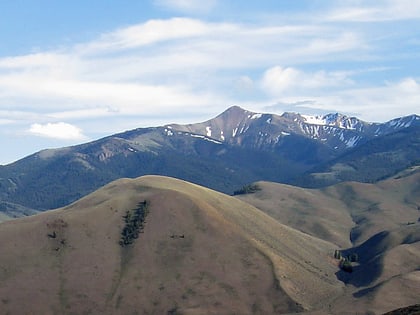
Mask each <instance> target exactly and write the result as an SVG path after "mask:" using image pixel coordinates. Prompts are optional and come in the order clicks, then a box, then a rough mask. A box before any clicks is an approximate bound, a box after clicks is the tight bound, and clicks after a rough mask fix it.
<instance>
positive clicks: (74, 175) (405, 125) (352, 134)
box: [0, 106, 420, 215]
mask: <svg viewBox="0 0 420 315" xmlns="http://www.w3.org/2000/svg"><path fill="white" fill-rule="evenodd" d="M419 135H420V117H419V116H417V115H411V116H406V117H401V118H397V119H393V120H391V121H389V122H386V123H368V122H364V121H361V120H359V119H357V118H355V117H348V116H345V115H341V114H328V115H325V116H307V115H300V114H295V113H284V114H283V115H281V116H280V115H275V114H267V113H264V114H263V113H254V112H251V111H247V110H244V109H242V108H240V107H237V106H234V107H231V108H229V109H227V110H226V111H225V112H223V113H221V114H220V115H218V116H217V117H215V118H213V119H210V120H208V121H205V122H202V123H196V124H189V125H179V124H168V125H164V126H160V127H152V128H139V129H135V130H130V131H126V132H123V133H119V134H116V135H112V136H109V137H106V138H103V139H99V140H96V141H93V142H90V143H86V144H82V145H78V146H72V147H66V148H61V149H49V150H43V151H40V152H38V153H35V154H33V155H30V156H28V157H26V158H23V159H21V160H19V161H17V162H15V163H12V164H9V165H5V166H0V202H1V205H2V208H1V209H2V210H1V211H3V213H5V214H6V215H7V213H8V211H12V210H13V211H16V209H19V208H21V209H25V211H31V210H46V209H52V208H57V207H60V206H64V205H67V204H68V203H70V202H73V201H75V200H77V199H79V198H80V197H82V196H84V195H86V194H88V193H90V192H92V191H94V190H96V189H97V188H99V187H101V186H103V185H105V184H107V183H108V182H110V181H112V180H115V179H118V178H122V177H130V178H134V177H138V176H142V175H147V174H156V175H166V176H172V177H176V178H180V179H184V180H187V181H190V182H193V183H197V184H201V185H204V186H207V187H209V188H212V189H215V190H218V191H221V192H225V193H229V194H231V193H233V191H235V190H236V189H238V188H240V187H241V186H243V185H245V184H247V183H251V182H254V181H258V180H267V181H274V182H280V183H292V184H298V185H300V186H305V187H320V186H325V185H329V184H333V183H337V182H340V181H344V180H357V181H363V182H374V181H377V180H378V179H382V178H386V177H389V176H391V175H394V174H396V173H397V172H399V171H401V170H403V169H406V168H407V167H414V166H416V165H419V161H420V147H419V145H420V144H419V143H420V140H419V139H420V137H419Z"/></svg>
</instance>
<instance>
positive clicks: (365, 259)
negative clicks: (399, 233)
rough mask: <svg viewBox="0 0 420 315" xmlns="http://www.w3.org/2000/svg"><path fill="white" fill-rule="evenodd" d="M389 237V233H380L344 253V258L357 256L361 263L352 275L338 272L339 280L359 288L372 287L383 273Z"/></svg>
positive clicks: (354, 268)
mask: <svg viewBox="0 0 420 315" xmlns="http://www.w3.org/2000/svg"><path fill="white" fill-rule="evenodd" d="M388 235H389V232H380V233H378V234H375V235H374V236H372V237H371V238H370V239H368V240H367V241H366V242H364V243H363V244H361V245H359V246H357V247H352V248H349V249H346V250H344V251H342V255H343V256H344V257H346V256H349V255H352V254H354V253H355V254H357V256H358V259H359V261H358V263H357V264H353V271H352V272H351V273H349V272H345V271H343V270H339V271H338V272H336V276H337V279H338V280H340V281H342V282H344V283H346V284H352V285H354V286H355V287H358V288H359V287H366V286H370V285H371V284H372V283H373V282H375V281H376V279H378V278H379V277H380V275H381V274H382V271H383V261H382V260H383V258H382V254H383V252H384V251H385V250H386V249H387V244H386V243H387V242H386V241H387V238H388Z"/></svg>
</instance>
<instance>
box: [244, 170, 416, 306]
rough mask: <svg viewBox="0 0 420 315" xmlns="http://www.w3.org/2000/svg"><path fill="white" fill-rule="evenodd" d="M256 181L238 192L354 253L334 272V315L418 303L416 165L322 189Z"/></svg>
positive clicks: (279, 217)
mask: <svg viewBox="0 0 420 315" xmlns="http://www.w3.org/2000/svg"><path fill="white" fill-rule="evenodd" d="M255 185H257V186H258V187H259V190H256V191H255V192H254V193H251V194H245V195H238V196H237V198H238V199H240V200H243V201H245V202H247V203H250V204H252V205H254V206H255V207H257V208H259V209H261V210H262V211H264V212H265V213H267V214H268V215H270V216H271V217H273V218H275V219H276V220H278V221H279V222H281V223H283V224H287V225H289V226H291V227H293V228H295V229H298V230H300V231H302V232H305V233H308V234H310V235H312V236H315V237H318V238H322V239H324V240H328V241H329V242H332V243H334V244H336V245H337V249H339V250H340V251H341V254H342V256H344V257H346V256H351V255H352V254H356V255H357V257H358V259H357V260H358V261H357V263H355V264H353V268H352V269H353V270H352V273H348V272H344V271H338V272H337V278H338V279H340V280H341V281H343V283H345V284H346V288H345V291H346V293H345V294H344V295H342V296H341V297H339V298H337V300H335V302H334V303H332V305H331V310H332V313H333V314H338V313H340V314H354V313H356V312H363V311H367V310H370V311H374V312H376V313H379V314H380V313H384V312H388V311H391V310H392V309H394V308H396V306H401V307H402V306H408V305H411V304H415V303H417V302H418V296H419V294H420V272H419V270H420V211H419V210H420V171H419V170H418V168H414V169H410V170H406V171H405V172H403V173H401V174H399V175H397V176H395V177H394V178H391V179H387V180H384V181H381V182H378V183H377V184H363V183H356V182H346V183H340V184H337V185H334V186H330V187H327V188H322V189H304V188H299V187H293V186H288V185H284V184H277V183H269V182H257V183H255ZM349 305H351V306H349ZM350 309H351V311H350Z"/></svg>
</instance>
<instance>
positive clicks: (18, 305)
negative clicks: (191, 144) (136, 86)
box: [0, 176, 342, 314]
mask: <svg viewBox="0 0 420 315" xmlns="http://www.w3.org/2000/svg"><path fill="white" fill-rule="evenodd" d="M144 199H147V200H149V201H150V214H149V216H148V217H147V218H146V227H145V229H144V233H143V234H141V235H140V237H139V239H138V240H137V241H136V242H135V243H134V244H133V245H132V246H129V247H127V248H122V247H120V246H119V245H118V241H119V238H120V233H121V230H122V228H123V225H124V222H123V219H122V216H123V215H124V213H125V211H126V210H129V209H133V208H134V207H135V206H136V204H137V203H138V202H139V201H143V200H144ZM180 235H184V237H183V238H181V237H176V236H180ZM171 236H175V237H171ZM0 247H1V249H2V255H1V257H0V296H1V301H0V306H1V307H0V309H1V310H2V311H1V312H2V313H4V314H8V313H9V314H166V313H168V312H169V313H170V312H172V313H173V314H275V313H278V314H282V313H287V312H295V311H299V310H302V307H305V308H311V307H313V306H314V305H316V304H317V302H319V299H320V298H321V299H329V298H331V297H334V296H336V295H338V294H339V293H340V292H341V288H342V285H341V284H340V282H339V281H337V280H336V279H335V277H334V271H335V269H334V266H333V264H331V263H330V262H329V258H328V256H329V253H330V251H331V249H332V248H333V246H332V245H330V244H329V243H327V242H323V241H320V240H317V239H314V238H312V237H310V236H308V235H305V234H303V233H301V232H297V231H295V230H293V229H291V228H288V227H286V226H283V225H282V224H280V223H279V222H277V221H276V220H274V219H272V218H271V217H269V216H267V215H265V214H264V213H262V212H261V211H259V210H257V209H256V208H254V207H252V206H250V205H248V204H246V203H243V202H241V201H239V200H237V199H236V198H233V197H229V196H226V195H223V194H220V193H216V192H214V191H211V190H208V189H205V188H202V187H199V186H196V185H192V184H189V183H186V182H182V181H179V180H175V179H170V178H164V177H156V176H148V177H143V178H140V179H136V180H128V179H124V180H119V181H116V182H113V183H111V184H109V185H107V186H105V187H104V188H103V189H100V190H98V191H97V192H95V193H93V194H91V195H89V196H87V197H85V198H83V199H81V200H80V201H78V202H76V203H74V204H72V205H70V206H68V207H65V208H62V209H58V210H54V211H49V212H45V213H42V214H40V215H36V216H32V217H27V218H23V219H18V220H14V221H9V222H4V223H2V224H1V225H0Z"/></svg>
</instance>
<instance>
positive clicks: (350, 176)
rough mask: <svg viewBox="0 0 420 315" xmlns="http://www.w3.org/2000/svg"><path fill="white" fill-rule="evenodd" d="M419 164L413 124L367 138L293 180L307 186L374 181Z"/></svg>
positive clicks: (419, 137)
mask: <svg viewBox="0 0 420 315" xmlns="http://www.w3.org/2000/svg"><path fill="white" fill-rule="evenodd" d="M418 165H420V127H419V126H414V127H409V128H406V129H403V130H400V131H398V132H395V133H391V134H387V135H386V136H382V137H378V138H374V139H372V140H369V141H367V142H366V143H364V144H361V145H360V146H357V147H356V148H353V149H351V150H349V151H348V152H345V153H344V154H342V155H340V156H339V157H338V158H336V159H333V160H332V161H330V162H328V163H326V164H324V165H319V166H317V167H315V168H314V169H313V170H311V171H310V172H308V174H306V175H305V176H302V177H300V178H298V179H296V180H293V181H292V182H293V183H294V184H297V185H301V186H306V187H320V186H326V185H332V184H335V183H338V182H342V181H350V180H353V181H359V182H376V181H378V180H381V179H384V178H386V177H389V176H392V175H394V174H396V173H397V172H399V171H401V170H404V169H406V168H407V167H410V166H418Z"/></svg>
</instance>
